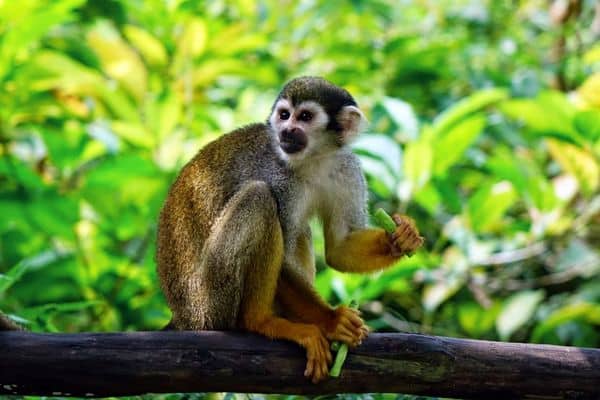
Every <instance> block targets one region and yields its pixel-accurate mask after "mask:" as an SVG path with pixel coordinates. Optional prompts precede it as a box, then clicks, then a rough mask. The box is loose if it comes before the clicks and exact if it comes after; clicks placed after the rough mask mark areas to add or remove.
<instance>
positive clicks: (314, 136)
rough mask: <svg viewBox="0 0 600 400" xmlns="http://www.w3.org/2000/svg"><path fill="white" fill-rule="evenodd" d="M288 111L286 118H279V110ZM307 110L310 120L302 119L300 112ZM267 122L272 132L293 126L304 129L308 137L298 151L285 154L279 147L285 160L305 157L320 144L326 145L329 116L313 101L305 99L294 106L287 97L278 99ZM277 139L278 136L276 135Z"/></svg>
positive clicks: (312, 152) (313, 151)
mask: <svg viewBox="0 0 600 400" xmlns="http://www.w3.org/2000/svg"><path fill="white" fill-rule="evenodd" d="M282 111H287V112H289V118H288V119H282V118H281V112H282ZM304 111H308V112H309V113H310V114H311V115H312V118H311V119H310V121H302V120H301V119H300V116H301V114H302V113H303V112H304ZM269 122H270V123H271V126H272V127H273V130H274V133H275V134H276V135H277V133H278V132H281V131H282V130H285V129H288V130H291V129H293V128H299V129H301V130H303V131H304V133H305V134H306V135H307V137H308V144H307V146H306V148H305V149H304V150H302V151H300V152H298V153H294V154H287V153H286V152H284V151H283V150H282V149H281V148H280V149H279V150H280V152H281V154H282V156H283V158H284V159H285V160H290V161H291V160H299V159H305V158H306V157H307V156H308V155H311V154H315V153H316V152H317V151H319V150H320V148H321V146H324V145H326V143H325V141H326V139H327V138H326V134H325V129H326V127H327V124H328V123H329V116H328V115H327V113H326V112H325V110H324V109H323V107H321V105H320V104H319V103H316V102H314V101H305V102H302V103H300V104H298V105H297V106H296V107H294V106H293V105H292V104H291V103H290V102H289V101H288V100H287V99H280V100H279V101H278V102H277V104H275V107H274V108H273V114H271V117H270V118H269ZM276 139H277V140H279V138H278V137H276Z"/></svg>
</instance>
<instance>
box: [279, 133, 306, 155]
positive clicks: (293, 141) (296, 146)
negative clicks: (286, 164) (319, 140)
mask: <svg viewBox="0 0 600 400" xmlns="http://www.w3.org/2000/svg"><path fill="white" fill-rule="evenodd" d="M307 144H308V139H307V137H306V135H305V134H304V133H295V132H286V131H284V132H282V133H280V134H279V147H281V149H282V150H283V151H285V152H286V153H287V154H294V153H299V152H301V151H302V150H304V148H305V147H306V145H307Z"/></svg>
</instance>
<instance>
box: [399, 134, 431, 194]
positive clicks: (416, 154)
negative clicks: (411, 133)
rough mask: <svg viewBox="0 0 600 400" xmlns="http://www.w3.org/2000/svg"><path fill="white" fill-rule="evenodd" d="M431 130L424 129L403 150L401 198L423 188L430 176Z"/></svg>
mask: <svg viewBox="0 0 600 400" xmlns="http://www.w3.org/2000/svg"><path fill="white" fill-rule="evenodd" d="M431 133H432V132H431V130H429V131H427V130H426V131H425V132H424V133H423V134H422V135H421V137H420V138H419V139H418V140H416V141H414V142H410V143H408V144H407V145H406V148H405V151H404V178H405V180H406V182H405V184H406V186H407V188H406V189H404V190H403V192H404V193H400V198H401V199H402V200H408V199H409V198H410V197H412V195H413V194H414V193H416V192H418V191H419V190H420V189H421V188H423V187H424V186H425V185H426V184H427V183H428V182H429V179H430V178H431V172H432V169H433V157H434V152H433V145H432V142H431Z"/></svg>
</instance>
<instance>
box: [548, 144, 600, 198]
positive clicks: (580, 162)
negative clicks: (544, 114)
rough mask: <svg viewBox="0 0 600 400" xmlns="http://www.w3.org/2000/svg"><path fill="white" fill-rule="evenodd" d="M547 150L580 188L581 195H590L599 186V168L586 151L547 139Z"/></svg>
mask: <svg viewBox="0 0 600 400" xmlns="http://www.w3.org/2000/svg"><path fill="white" fill-rule="evenodd" d="M547 143H548V150H549V152H550V154H551V155H552V157H553V158H554V159H555V160H556V162H558V163H559V164H560V166H561V167H562V168H563V170H565V172H568V173H570V174H571V175H573V176H574V177H575V178H577V182H579V185H580V187H581V190H582V191H583V193H585V194H587V195H590V194H592V193H593V192H595V191H596V189H598V185H599V184H600V166H599V165H598V162H597V161H596V158H595V157H594V155H593V154H591V153H590V152H589V151H588V150H586V149H582V148H581V147H579V146H575V145H573V144H571V143H566V142H562V141H559V140H555V139H548V142H547Z"/></svg>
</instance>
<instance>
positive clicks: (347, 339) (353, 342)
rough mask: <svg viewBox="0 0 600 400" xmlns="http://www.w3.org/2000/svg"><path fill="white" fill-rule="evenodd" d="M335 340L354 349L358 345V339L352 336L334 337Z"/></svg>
mask: <svg viewBox="0 0 600 400" xmlns="http://www.w3.org/2000/svg"><path fill="white" fill-rule="evenodd" d="M335 340H337V341H338V342H342V343H344V344H347V345H348V346H351V347H356V346H357V345H358V342H359V339H358V338H357V337H356V336H354V335H342V334H340V335H336V336H335Z"/></svg>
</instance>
